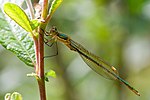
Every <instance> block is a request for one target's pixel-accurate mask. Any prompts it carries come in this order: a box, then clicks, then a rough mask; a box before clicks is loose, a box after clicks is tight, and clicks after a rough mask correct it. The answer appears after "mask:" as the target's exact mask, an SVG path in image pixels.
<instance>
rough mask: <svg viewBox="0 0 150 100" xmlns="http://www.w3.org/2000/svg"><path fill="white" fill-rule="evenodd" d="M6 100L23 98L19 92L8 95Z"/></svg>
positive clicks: (20, 99)
mask: <svg viewBox="0 0 150 100" xmlns="http://www.w3.org/2000/svg"><path fill="white" fill-rule="evenodd" d="M5 100H22V96H21V94H20V93H18V92H14V93H12V94H11V93H7V94H6V95H5Z"/></svg>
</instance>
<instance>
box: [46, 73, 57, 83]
mask: <svg viewBox="0 0 150 100" xmlns="http://www.w3.org/2000/svg"><path fill="white" fill-rule="evenodd" d="M48 77H53V78H56V73H55V71H53V70H50V71H49V72H46V73H45V81H47V82H48V81H49V80H48Z"/></svg>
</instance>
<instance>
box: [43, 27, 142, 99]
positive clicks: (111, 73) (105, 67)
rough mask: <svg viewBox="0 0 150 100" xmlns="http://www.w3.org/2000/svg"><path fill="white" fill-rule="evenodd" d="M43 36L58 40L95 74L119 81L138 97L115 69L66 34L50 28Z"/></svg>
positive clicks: (136, 92) (135, 91)
mask: <svg viewBox="0 0 150 100" xmlns="http://www.w3.org/2000/svg"><path fill="white" fill-rule="evenodd" d="M45 34H46V35H47V36H51V40H54V41H57V40H58V41H60V42H62V43H64V44H65V45H66V46H67V47H68V48H70V50H73V51H76V52H78V53H79V54H80V56H81V57H82V59H83V60H84V62H85V63H86V64H87V65H88V66H89V67H90V68H91V69H92V70H94V71H95V72H96V73H98V74H100V75H101V76H103V77H105V78H108V79H114V80H119V81H120V82H121V83H123V84H125V85H126V86H127V87H128V88H129V89H130V90H131V91H133V92H134V93H135V94H136V95H138V96H140V93H139V92H138V91H137V90H136V89H134V88H133V87H132V86H130V84H129V83H128V82H126V81H125V80H123V79H122V78H121V77H120V76H119V74H118V72H117V70H116V68H115V67H113V66H111V65H109V64H107V63H106V62H104V61H103V60H102V59H101V58H100V57H98V56H96V55H94V54H92V53H90V52H89V51H88V50H86V49H85V48H84V47H83V46H82V45H80V44H79V43H77V42H75V41H73V40H72V39H71V38H70V37H69V36H67V35H66V34H63V33H60V32H58V30H57V28H56V27H52V28H51V30H50V32H45ZM51 40H49V41H51ZM49 41H47V42H49Z"/></svg>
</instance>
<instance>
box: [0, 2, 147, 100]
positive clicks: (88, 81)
mask: <svg viewBox="0 0 150 100" xmlns="http://www.w3.org/2000/svg"><path fill="white" fill-rule="evenodd" d="M4 1H5V2H6V1H7V0H1V1H0V5H1V8H2V4H3V3H4ZM10 1H11V2H15V3H18V4H21V3H22V1H23V0H18V1H17V0H16V1H15V0H10ZM52 25H55V26H57V28H58V29H59V30H60V31H62V32H64V33H66V34H67V35H69V36H70V37H71V38H72V39H73V40H74V41H77V42H78V43H80V44H82V45H83V46H84V47H85V48H86V49H87V50H89V51H91V52H92V53H94V54H96V55H98V56H100V57H101V58H102V59H104V60H105V61H106V62H108V63H110V64H112V65H114V66H115V67H116V69H117V70H118V71H119V73H120V76H121V77H122V78H123V79H125V80H126V81H128V82H129V83H130V84H131V85H132V86H134V87H135V88H136V89H137V90H139V92H140V94H141V96H140V97H138V96H136V95H135V94H134V93H132V92H131V91H130V90H129V89H128V88H127V87H126V86H124V85H122V84H120V83H119V82H117V81H112V80H108V79H105V78H103V77H101V76H100V75H98V74H96V73H95V72H94V71H92V70H91V69H90V68H89V67H88V66H87V65H86V64H85V63H84V62H83V60H82V59H81V57H80V56H79V55H78V54H77V53H75V52H73V51H71V50H69V49H68V48H67V47H66V46H64V45H63V44H62V43H59V42H58V53H59V54H58V56H56V57H51V58H47V59H45V70H46V71H48V70H50V69H53V70H54V71H56V74H57V78H50V82H47V83H46V90H47V100H150V79H149V75H150V0H64V1H63V3H62V4H61V6H60V7H59V8H58V10H57V11H56V12H55V14H54V16H53V18H52V20H51V22H50V24H49V26H48V27H47V31H48V30H49V27H51V26H52ZM55 53H56V47H55V45H54V46H52V47H51V48H50V47H47V46H45V55H52V54H55ZM33 71H34V69H33V68H31V67H28V66H27V65H25V64H24V63H23V62H21V61H20V60H19V59H18V58H17V57H16V56H15V55H14V54H13V53H11V52H9V51H7V50H5V49H4V48H3V47H2V46H0V100H3V98H4V95H5V94H6V93H7V92H14V91H17V92H19V93H21V94H22V95H23V98H24V100H39V92H38V86H37V82H36V80H35V79H34V78H32V77H27V76H26V74H28V73H31V72H33Z"/></svg>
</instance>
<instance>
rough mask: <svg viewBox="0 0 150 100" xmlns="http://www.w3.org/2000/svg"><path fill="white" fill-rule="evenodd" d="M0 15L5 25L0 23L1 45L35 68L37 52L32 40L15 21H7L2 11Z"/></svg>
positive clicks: (0, 20) (0, 19)
mask: <svg viewBox="0 0 150 100" xmlns="http://www.w3.org/2000/svg"><path fill="white" fill-rule="evenodd" d="M0 14H1V16H0V22H3V23H5V24H3V23H0V28H1V29H0V44H1V45H2V46H3V47H4V48H6V49H7V50H10V51H11V52H13V53H14V54H15V55H17V57H18V58H19V59H21V60H22V61H23V62H24V63H25V64H27V65H29V66H34V63H35V52H34V43H33V40H32V38H31V37H30V36H29V35H28V33H27V32H26V31H25V30H23V29H22V28H21V27H19V26H18V25H17V24H16V23H15V22H14V21H12V20H10V19H7V21H6V20H5V19H6V18H5V17H4V16H3V15H2V11H1V10H0ZM6 23H7V24H6ZM8 23H9V24H8Z"/></svg>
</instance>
